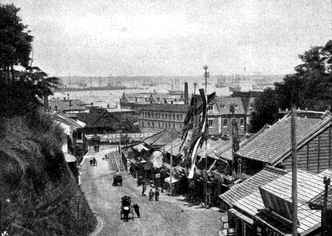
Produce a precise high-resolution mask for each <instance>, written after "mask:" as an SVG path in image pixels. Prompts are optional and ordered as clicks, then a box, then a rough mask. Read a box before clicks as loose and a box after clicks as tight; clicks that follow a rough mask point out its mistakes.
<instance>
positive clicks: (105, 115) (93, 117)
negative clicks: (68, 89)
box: [77, 109, 136, 131]
mask: <svg viewBox="0 0 332 236" xmlns="http://www.w3.org/2000/svg"><path fill="white" fill-rule="evenodd" d="M77 116H78V118H79V119H80V120H82V121H83V122H84V123H86V128H108V129H113V130H114V131H117V130H119V129H121V130H126V131H135V130H136V127H134V125H133V124H132V123H131V122H130V121H129V120H128V119H121V118H119V117H118V116H117V115H115V114H112V113H110V112H108V111H107V110H106V109H93V110H90V112H89V113H79V114H77Z"/></svg>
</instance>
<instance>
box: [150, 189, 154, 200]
mask: <svg viewBox="0 0 332 236" xmlns="http://www.w3.org/2000/svg"><path fill="white" fill-rule="evenodd" d="M153 195H154V193H153V190H152V188H151V189H150V192H149V201H152V200H153Z"/></svg>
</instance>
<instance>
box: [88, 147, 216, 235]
mask: <svg viewBox="0 0 332 236" xmlns="http://www.w3.org/2000/svg"><path fill="white" fill-rule="evenodd" d="M109 151H110V150H101V151H100V152H97V153H94V152H89V153H88V154H87V156H86V157H85V160H84V161H83V164H82V167H81V188H82V190H83V192H84V193H85V195H86V198H87V200H88V202H89V204H90V206H91V208H92V210H93V211H94V212H95V214H96V216H97V218H98V227H97V228H96V230H95V232H94V233H93V234H92V235H100V236H101V235H105V236H106V235H114V236H116V235H119V236H120V235H123V236H124V235H142V236H143V235H144V236H147V235H160V236H162V235H179V236H180V235H218V230H219V227H220V217H221V216H222V213H221V212H219V210H218V209H217V208H210V209H205V208H202V207H201V206H200V205H194V206H192V205H189V204H188V203H187V202H186V201H184V198H183V197H182V196H168V195H167V194H166V193H165V192H164V193H161V195H160V200H159V201H155V200H153V201H149V199H148V196H142V195H141V191H142V187H141V186H139V187H138V186H137V183H136V179H134V178H133V177H132V176H130V175H128V174H127V173H121V174H122V176H123V185H122V186H112V182H113V175H114V174H115V171H114V170H113V169H112V167H111V165H110V160H108V159H104V156H105V154H106V153H107V152H109ZM92 157H94V158H96V162H97V165H96V166H90V164H89V161H88V160H89V159H90V158H92ZM149 190H150V187H147V191H146V192H148V191H149ZM124 195H127V196H130V197H131V201H132V204H135V203H136V204H138V205H139V207H140V213H141V218H137V216H136V214H135V217H134V219H130V220H129V221H128V222H124V221H122V220H121V219H120V207H121V197H123V196H124Z"/></svg>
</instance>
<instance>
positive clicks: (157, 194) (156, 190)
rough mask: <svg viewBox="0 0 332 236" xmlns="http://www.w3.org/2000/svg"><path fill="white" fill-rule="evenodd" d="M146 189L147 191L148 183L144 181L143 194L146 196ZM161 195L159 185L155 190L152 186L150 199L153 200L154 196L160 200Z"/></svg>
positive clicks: (156, 199)
mask: <svg viewBox="0 0 332 236" xmlns="http://www.w3.org/2000/svg"><path fill="white" fill-rule="evenodd" d="M145 191H146V184H145V183H143V185H142V196H146V194H145ZM159 195H160V192H159V189H158V188H157V187H156V188H155V190H153V188H150V191H149V201H153V198H154V200H155V201H159Z"/></svg>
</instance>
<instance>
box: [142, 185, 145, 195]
mask: <svg viewBox="0 0 332 236" xmlns="http://www.w3.org/2000/svg"><path fill="white" fill-rule="evenodd" d="M145 191H146V185H145V183H144V182H143V185H142V196H145Z"/></svg>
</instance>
